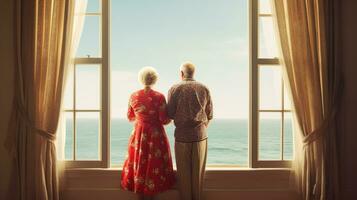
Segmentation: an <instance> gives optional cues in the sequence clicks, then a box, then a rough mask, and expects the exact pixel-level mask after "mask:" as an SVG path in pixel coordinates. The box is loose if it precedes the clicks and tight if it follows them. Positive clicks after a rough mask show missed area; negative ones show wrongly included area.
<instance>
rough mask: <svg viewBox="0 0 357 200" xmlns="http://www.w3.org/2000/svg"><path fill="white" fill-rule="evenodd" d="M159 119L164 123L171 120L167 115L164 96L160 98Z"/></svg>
mask: <svg viewBox="0 0 357 200" xmlns="http://www.w3.org/2000/svg"><path fill="white" fill-rule="evenodd" d="M159 120H160V122H161V123H162V124H164V125H166V124H169V123H170V122H171V119H170V118H169V117H168V116H167V104H166V99H165V97H164V96H162V98H161V99H160V107H159Z"/></svg>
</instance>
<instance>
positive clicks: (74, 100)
mask: <svg viewBox="0 0 357 200" xmlns="http://www.w3.org/2000/svg"><path fill="white" fill-rule="evenodd" d="M76 67H77V65H76V64H74V65H73V160H76V133H77V122H76V121H77V116H76V84H77V83H76Z"/></svg>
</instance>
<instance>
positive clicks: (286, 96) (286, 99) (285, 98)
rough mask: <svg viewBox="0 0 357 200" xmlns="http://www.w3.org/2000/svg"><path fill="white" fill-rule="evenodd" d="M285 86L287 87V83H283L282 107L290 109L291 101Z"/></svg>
mask: <svg viewBox="0 0 357 200" xmlns="http://www.w3.org/2000/svg"><path fill="white" fill-rule="evenodd" d="M286 87H287V85H285V84H284V109H285V110H291V101H290V98H289V95H288V91H287V89H286Z"/></svg>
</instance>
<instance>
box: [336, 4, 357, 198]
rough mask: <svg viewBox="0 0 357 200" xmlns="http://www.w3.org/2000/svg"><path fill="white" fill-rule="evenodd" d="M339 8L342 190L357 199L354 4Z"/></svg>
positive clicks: (356, 51)
mask: <svg viewBox="0 0 357 200" xmlns="http://www.w3.org/2000/svg"><path fill="white" fill-rule="evenodd" d="M341 2H342V6H341V17H342V18H341V19H342V21H341V28H342V32H341V39H342V66H343V71H344V72H343V74H344V78H345V83H344V85H345V86H344V87H345V90H344V95H343V101H342V115H341V119H342V120H341V129H342V130H341V132H340V134H341V138H339V139H340V155H341V159H340V160H341V169H340V172H341V173H340V174H341V186H342V187H341V191H342V194H343V199H357V190H356V189H357V182H356V181H357V157H356V152H357V144H356V143H357V116H356V114H357V60H356V58H357V26H356V20H357V12H356V11H357V1H355V0H343V1H341Z"/></svg>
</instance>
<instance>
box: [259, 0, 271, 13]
mask: <svg viewBox="0 0 357 200" xmlns="http://www.w3.org/2000/svg"><path fill="white" fill-rule="evenodd" d="M270 2H271V0H259V14H272V12H271V5H270Z"/></svg>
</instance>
